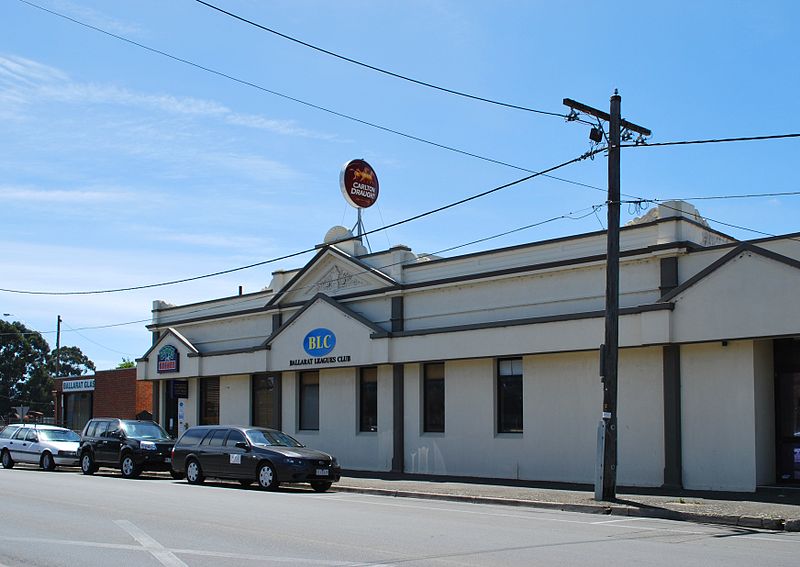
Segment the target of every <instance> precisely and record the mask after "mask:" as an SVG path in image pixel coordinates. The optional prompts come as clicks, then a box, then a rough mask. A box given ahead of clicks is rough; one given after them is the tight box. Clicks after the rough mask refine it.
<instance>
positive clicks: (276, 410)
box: [253, 375, 281, 429]
mask: <svg viewBox="0 0 800 567" xmlns="http://www.w3.org/2000/svg"><path fill="white" fill-rule="evenodd" d="M280 391H281V390H280V375H276V376H266V375H256V376H253V425H257V426H259V427H271V428H273V429H280V428H281V423H280V421H281V417H280V402H281V395H280Z"/></svg>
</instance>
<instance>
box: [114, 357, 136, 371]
mask: <svg viewBox="0 0 800 567" xmlns="http://www.w3.org/2000/svg"><path fill="white" fill-rule="evenodd" d="M117 368H136V363H135V362H134V361H132V360H131V359H130V358H125V357H122V362H120V363H119V364H117Z"/></svg>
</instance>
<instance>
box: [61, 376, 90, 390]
mask: <svg viewBox="0 0 800 567" xmlns="http://www.w3.org/2000/svg"><path fill="white" fill-rule="evenodd" d="M61 390H62V391H64V392H88V391H91V390H94V378H86V379H85V380H64V382H63V384H62V385H61Z"/></svg>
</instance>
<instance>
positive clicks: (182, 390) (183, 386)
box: [169, 380, 189, 399]
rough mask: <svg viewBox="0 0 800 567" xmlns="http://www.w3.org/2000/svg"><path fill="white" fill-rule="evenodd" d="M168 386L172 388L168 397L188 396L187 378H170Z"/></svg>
mask: <svg viewBox="0 0 800 567" xmlns="http://www.w3.org/2000/svg"><path fill="white" fill-rule="evenodd" d="M169 383H170V388H171V389H172V391H171V395H170V397H171V398H173V399H177V398H188V397H189V381H188V380H170V381H169Z"/></svg>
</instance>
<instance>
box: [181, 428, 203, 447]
mask: <svg viewBox="0 0 800 567" xmlns="http://www.w3.org/2000/svg"><path fill="white" fill-rule="evenodd" d="M206 433H208V429H200V428H196V427H193V428H191V429H190V430H188V431H187V432H186V433H184V434H183V437H181V439H180V441H178V445H181V446H183V445H187V446H188V445H197V444H198V443H200V440H201V439H202V438H203V437H205V435H206Z"/></svg>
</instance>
